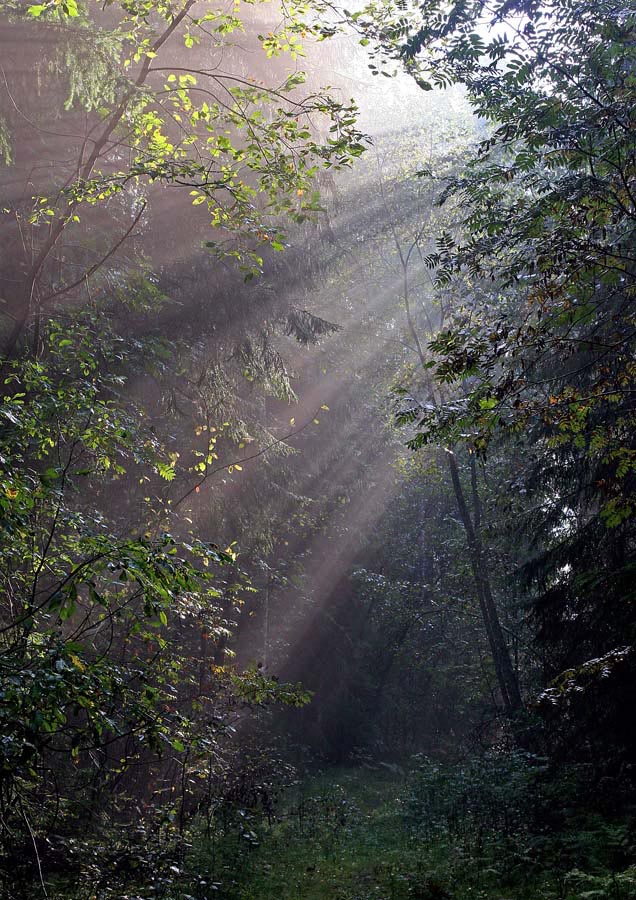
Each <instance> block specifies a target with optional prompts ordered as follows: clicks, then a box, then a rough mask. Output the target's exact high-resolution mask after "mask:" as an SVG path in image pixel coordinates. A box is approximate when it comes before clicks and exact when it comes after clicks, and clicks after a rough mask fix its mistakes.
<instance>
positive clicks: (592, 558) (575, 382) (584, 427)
mask: <svg viewBox="0 0 636 900" xmlns="http://www.w3.org/2000/svg"><path fill="white" fill-rule="evenodd" d="M417 15H418V18H417V19H411V20H409V19H408V17H407V16H405V14H404V11H403V10H402V9H401V8H400V6H396V7H394V8H392V7H391V6H384V5H383V6H382V7H369V8H368V9H367V10H366V11H365V12H362V13H360V14H355V15H354V16H352V19H353V20H354V22H355V23H356V25H357V27H360V28H362V29H363V30H364V31H365V32H366V34H367V39H369V40H371V39H372V40H374V41H375V45H376V48H377V49H378V51H380V52H386V51H388V52H389V54H391V55H393V56H394V57H396V58H400V59H402V60H403V61H404V62H405V65H406V67H407V69H409V70H410V71H412V72H413V74H414V75H415V77H416V78H417V79H418V80H419V83H420V84H421V86H422V87H423V88H424V89H429V88H430V87H432V86H433V85H436V86H439V87H444V86H447V85H448V84H451V83H461V84H463V85H465V87H466V90H467V93H468V97H469V99H470V102H471V104H472V106H473V108H474V110H475V112H476V114H477V115H479V116H480V117H481V118H482V119H483V120H486V122H488V124H489V131H488V134H487V135H486V137H485V140H484V141H482V143H481V145H480V146H479V148H478V150H477V152H476V153H475V155H474V157H473V159H472V161H471V162H470V163H469V164H468V165H467V166H466V168H465V169H464V171H462V172H461V173H460V174H458V175H457V176H456V177H454V178H451V179H449V181H448V183H447V187H446V190H445V192H444V194H443V196H442V201H444V200H446V199H448V198H450V197H452V198H453V199H454V200H455V201H456V202H459V203H460V204H462V205H463V207H464V209H465V210H466V213H465V215H464V217H463V222H462V225H463V228H462V230H461V231H460V233H459V234H458V235H457V236H456V237H454V238H445V237H443V238H441V239H440V243H439V246H438V248H437V250H436V252H434V253H432V254H430V257H429V260H428V262H429V264H430V265H431V267H434V268H435V269H436V271H437V278H438V281H439V282H440V283H443V284H446V285H447V289H449V290H453V288H454V286H456V285H457V283H458V281H457V279H458V278H459V277H460V275H461V273H466V274H467V275H468V276H469V277H470V278H471V279H473V280H475V281H476V282H477V284H484V283H486V284H487V283H488V282H490V283H491V284H492V286H493V288H492V289H491V290H490V291H488V292H487V294H486V295H484V294H482V293H481V292H480V291H479V290H476V291H475V292H474V295H473V297H472V298H470V297H469V298H468V299H467V301H466V302H464V303H463V304H462V306H461V307H460V308H458V309H456V311H455V314H454V317H453V318H452V320H451V321H449V322H448V323H447V324H446V325H445V327H444V328H443V329H441V330H440V332H439V333H438V334H437V335H436V336H435V338H434V339H433V341H432V342H431V343H430V349H431V350H432V351H433V353H434V354H435V356H436V362H435V365H434V367H433V369H432V371H433V374H434V377H435V378H436V379H437V381H438V382H440V383H442V384H455V385H457V386H458V387H460V386H461V387H462V388H463V393H464V396H463V401H462V402H461V403H453V402H451V403H447V404H441V405H440V404H437V405H436V407H435V408H431V409H428V410H423V411H422V413H421V414H420V415H417V414H416V419H417V423H418V429H419V435H418V436H417V437H416V438H415V439H414V441H413V442H412V444H413V446H415V447H417V446H422V445H423V444H425V443H428V442H430V441H438V440H447V441H448V440H452V438H453V436H459V435H466V436H467V439H468V441H469V442H470V443H471V444H472V445H473V447H474V448H475V449H476V450H477V451H478V452H480V453H481V454H482V455H483V454H487V453H489V452H490V453H493V452H497V453H500V452H502V450H503V452H506V453H507V454H514V453H517V454H519V453H522V454H524V458H525V464H524V465H523V467H522V469H521V472H520V473H518V474H517V476H516V477H515V484H516V489H519V487H521V489H522V490H523V491H524V494H525V495H526V496H527V497H528V500H529V502H528V506H527V513H526V516H527V518H526V524H527V529H528V531H529V532H531V533H532V537H531V540H532V544H533V549H532V553H531V555H530V556H529V558H527V559H526V565H525V566H524V567H523V573H524V574H525V578H526V585H527V586H528V587H529V588H530V590H531V594H532V596H533V598H534V610H535V616H536V619H535V621H536V628H537V640H538V641H539V644H540V645H543V647H544V649H545V651H546V656H545V659H546V665H545V670H544V678H545V679H546V680H547V682H548V684H550V685H551V686H550V687H549V691H548V693H547V695H546V696H545V697H544V699H543V700H542V703H544V704H545V705H546V706H547V707H550V705H552V708H553V709H558V710H560V714H561V718H560V724H561V725H562V726H563V728H564V730H565V733H567V734H569V735H570V737H569V741H570V743H571V740H572V731H571V729H572V728H573V729H575V732H576V729H577V728H579V727H582V728H583V729H584V730H585V731H586V734H587V736H588V737H589V738H590V742H591V745H592V746H593V747H594V748H595V749H594V753H595V754H596V755H597V756H596V758H597V761H598V759H599V753H600V751H599V737H600V732H599V730H598V729H597V725H596V724H595V723H594V722H593V721H592V720H591V719H590V718H589V716H587V715H586V713H585V712H584V710H583V709H582V708H581V707H580V706H578V705H577V704H576V702H575V700H574V696H575V694H577V693H578V694H579V695H580V696H586V697H587V703H588V704H589V705H593V706H594V708H601V707H602V708H603V710H604V712H603V715H602V722H603V725H602V728H604V729H605V736H607V734H608V729H609V731H610V733H612V734H613V736H614V740H615V741H616V742H617V746H618V747H619V748H621V747H622V748H623V749H625V747H633V735H631V734H630V732H629V730H628V729H625V727H624V725H623V724H622V723H623V721H624V718H625V710H626V704H627V703H628V702H629V698H630V696H631V694H630V690H629V689H628V688H627V682H628V681H629V673H630V672H631V671H632V668H631V667H632V663H631V662H630V660H631V654H632V649H631V648H632V641H633V634H634V621H633V617H632V616H631V614H630V613H628V612H627V609H628V608H631V602H630V601H629V599H628V598H629V597H630V596H631V594H632V589H631V588H630V587H629V583H630V579H631V573H632V569H631V563H630V561H629V560H630V558H631V554H632V552H633V543H634V534H633V515H632V510H633V503H634V500H633V487H634V482H633V474H634V473H633V468H632V464H631V460H632V456H633V446H634V432H633V408H632V396H633V377H634V373H633V371H632V370H633V367H632V365H631V363H630V359H631V357H632V355H633V350H634V346H633V341H634V329H633V315H632V311H631V306H632V300H633V292H634V227H633V226H634V215H635V213H636V209H635V207H634V196H635V194H634V190H635V185H634V172H635V169H634V160H635V156H634V143H633V130H634V102H633V101H634V77H633V66H634V46H635V44H634V38H633V35H634V15H633V12H632V11H631V10H628V9H626V8H625V7H624V5H622V4H618V3H613V2H607V3H602V4H591V3H587V2H585V0H583V2H571V0H555V2H551V3H547V4H534V3H514V4H509V3H494V4H490V5H488V6H484V5H483V4H481V3H461V4H460V3H455V4H449V5H446V4H442V3H437V2H432V3H427V4H425V5H424V6H422V7H421V9H420V12H419V13H418V14H417ZM484 299H486V302H484ZM528 437H529V438H530V441H528V440H527V438H528ZM494 448H496V449H494ZM598 547H602V548H603V552H602V556H601V559H600V560H599V558H598V556H597V554H596V553H595V549H596V548H598ZM626 601H627V605H625V602H626ZM618 610H620V614H619V613H618ZM599 675H601V678H600V679H599V677H598V676H599ZM603 677H605V678H607V679H608V682H607V684H608V685H609V684H610V683H611V684H613V685H614V686H615V690H614V691H613V692H612V698H611V701H609V702H608V697H607V691H606V690H605V688H604V685H603V682H602V678H603ZM544 708H545V706H544ZM577 723H578V724H577ZM557 731H558V724H557V725H556V730H555V734H556V732H557Z"/></svg>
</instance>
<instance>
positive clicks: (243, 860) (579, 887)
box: [192, 768, 636, 900]
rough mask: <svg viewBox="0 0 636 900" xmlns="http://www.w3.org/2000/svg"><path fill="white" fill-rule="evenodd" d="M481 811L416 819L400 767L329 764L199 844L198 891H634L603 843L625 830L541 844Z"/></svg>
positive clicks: (362, 894) (551, 899)
mask: <svg viewBox="0 0 636 900" xmlns="http://www.w3.org/2000/svg"><path fill="white" fill-rule="evenodd" d="M503 789H504V790H506V789H507V788H506V785H503ZM488 817H489V812H488V810H487V809H485V810H484V819H483V821H482V822H476V821H475V820H474V819H473V820H472V821H471V823H470V825H468V824H467V823H462V822H461V821H455V822H454V823H453V822H451V821H450V820H448V821H447V822H446V823H443V822H442V821H439V820H438V822H437V823H436V824H434V825H432V824H431V822H430V821H429V822H428V823H426V824H425V823H423V821H422V819H421V805H420V804H419V801H418V797H417V790H416V791H415V793H413V784H412V782H411V781H410V780H409V779H408V778H407V777H405V776H401V775H400V774H399V772H397V771H395V772H391V771H389V770H387V769H376V770H375V771H372V770H370V769H365V768H361V769H349V770H331V771H328V772H326V773H324V774H322V775H319V776H314V777H312V778H310V779H308V780H305V781H303V782H302V783H301V784H300V785H299V786H297V787H296V788H294V789H291V790H290V791H289V794H288V796H287V797H286V801H285V803H283V804H281V806H280V808H279V811H278V813H277V816H276V818H275V819H273V818H272V819H271V820H269V819H268V818H267V817H266V816H262V817H261V818H260V821H256V820H250V821H247V822H246V823H245V828H244V829H241V828H239V829H238V830H237V829H236V828H235V829H233V833H230V832H229V831H228V833H227V835H226V837H225V838H220V839H218V840H217V842H216V843H215V845H214V847H213V848H212V849H211V848H210V846H209V844H205V843H203V844H200V845H199V851H198V853H195V855H194V857H193V858H192V863H194V865H195V866H196V868H197V869H198V871H199V872H202V871H204V870H205V869H207V870H208V872H210V873H212V872H213V874H210V875H209V876H208V878H204V880H203V881H202V882H201V887H202V889H203V890H206V887H207V890H209V887H210V885H213V889H214V890H215V891H216V893H215V894H214V896H216V897H220V898H228V900H542V898H543V900H582V898H586V900H633V898H635V897H636V867H634V866H630V865H629V864H628V863H626V860H625V859H623V860H622V862H619V863H618V864H617V865H615V866H611V865H607V864H606V862H607V858H608V856H607V851H608V846H609V845H611V844H612V842H614V843H617V842H618V843H619V844H620V842H621V841H623V843H624V840H625V832H624V830H621V829H622V826H619V825H614V826H611V825H608V823H604V822H599V821H596V820H595V822H590V821H588V822H586V823H585V824H582V823H581V822H578V823H572V826H571V827H570V829H569V830H568V832H567V834H565V835H560V836H559V837H558V838H554V839H553V837H552V836H549V837H547V839H546V836H545V835H543V836H539V837H537V836H534V837H533V836H532V835H530V834H529V833H524V834H513V833H511V832H510V831H508V832H507V833H504V831H505V830H504V831H502V830H501V829H500V828H498V827H493V828H490V827H489V824H490V825H493V826H494V825H495V823H494V821H491V822H490V823H489V821H488ZM449 826H450V827H449ZM612 828H613V829H614V831H612ZM608 829H609V832H608ZM601 844H604V845H605V846H604V849H603V850H602V851H601V849H600V845H601ZM609 850H610V851H611V847H609ZM211 852H212V854H213V857H214V859H213V866H212V867H210V862H211V859H210V853H211ZM599 854H600V855H601V856H603V858H604V861H602V862H601V861H599ZM610 856H611V852H610ZM212 879H215V880H214V882H212ZM201 896H203V894H202V895H201ZM206 896H209V894H206ZM193 900H194V898H193Z"/></svg>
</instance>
